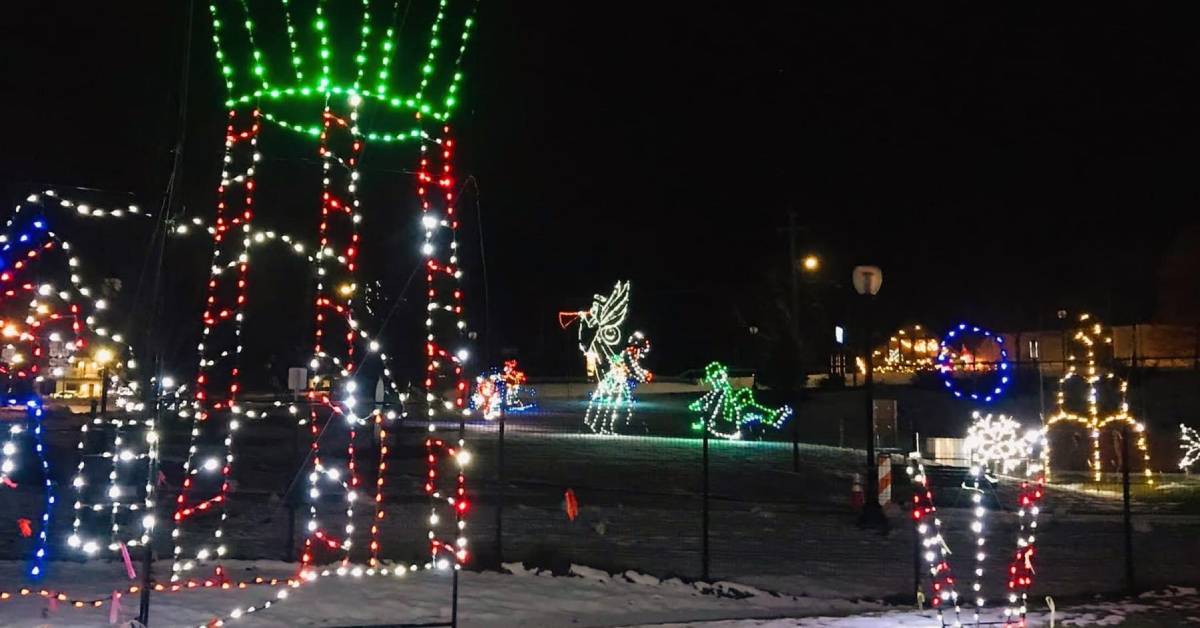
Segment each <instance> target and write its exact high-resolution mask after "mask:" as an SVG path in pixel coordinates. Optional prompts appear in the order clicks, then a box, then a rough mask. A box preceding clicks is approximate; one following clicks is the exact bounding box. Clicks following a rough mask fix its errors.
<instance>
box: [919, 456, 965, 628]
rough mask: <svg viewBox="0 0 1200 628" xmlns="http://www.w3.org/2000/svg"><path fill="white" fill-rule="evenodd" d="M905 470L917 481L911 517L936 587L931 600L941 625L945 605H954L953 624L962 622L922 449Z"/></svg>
mask: <svg viewBox="0 0 1200 628" xmlns="http://www.w3.org/2000/svg"><path fill="white" fill-rule="evenodd" d="M906 470H907V471H908V475H909V477H911V478H912V481H913V482H914V483H915V484H916V490H915V491H913V508H912V517H913V525H915V526H916V527H917V534H918V535H919V536H920V539H921V547H922V548H923V552H922V555H921V556H922V558H924V559H925V564H926V566H927V569H928V571H929V577H930V588H931V589H932V590H933V595H932V596H931V597H930V598H929V603H930V605H931V606H933V608H934V610H936V611H937V616H938V623H939V624H941V625H942V626H945V625H946V622H945V606H946V605H947V604H950V605H952V606H953V607H954V617H955V622H954V625H956V626H961V625H962V622H961V620H960V609H959V603H958V589H957V586H956V585H955V579H954V576H953V574H952V573H951V572H950V560H949V555H950V547H949V546H948V545H947V544H946V538H945V537H944V536H942V520H941V519H939V518H938V516H937V508H936V507H935V506H934V505H933V490H932V489H930V488H929V476H928V475H927V474H926V472H925V463H924V462H922V461H921V454H920V453H918V452H913V453H912V454H910V455H909V464H908V467H907V468H906Z"/></svg>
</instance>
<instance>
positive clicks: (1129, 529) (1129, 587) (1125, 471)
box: [1121, 427, 1134, 593]
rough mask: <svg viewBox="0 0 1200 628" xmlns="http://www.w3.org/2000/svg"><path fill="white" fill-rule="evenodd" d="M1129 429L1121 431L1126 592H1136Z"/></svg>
mask: <svg viewBox="0 0 1200 628" xmlns="http://www.w3.org/2000/svg"><path fill="white" fill-rule="evenodd" d="M1129 437H1130V432H1129V428H1128V427H1126V428H1125V429H1123V430H1122V431H1121V496H1122V499H1123V501H1124V511H1125V512H1124V514H1125V590H1126V591H1127V592H1129V593H1133V591H1134V577H1133V513H1132V512H1131V509H1130V495H1129Z"/></svg>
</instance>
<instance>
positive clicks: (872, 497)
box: [858, 296, 887, 530]
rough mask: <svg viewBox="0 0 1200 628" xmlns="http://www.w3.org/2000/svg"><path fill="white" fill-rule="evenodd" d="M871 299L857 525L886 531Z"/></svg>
mask: <svg viewBox="0 0 1200 628" xmlns="http://www.w3.org/2000/svg"><path fill="white" fill-rule="evenodd" d="M870 309H871V297H870V296H867V297H866V302H865V303H864V307H863V349H864V351H863V353H864V354H865V356H864V357H865V360H866V363H867V372H866V377H865V379H864V380H863V382H864V386H863V390H864V391H865V393H866V394H865V395H864V397H865V400H866V411H867V492H866V496H865V499H864V500H863V509H862V514H861V515H859V519H858V525H859V526H861V527H878V528H882V529H884V530H886V529H887V517H885V516H884V514H883V508H882V507H881V506H880V505H879V467H878V465H879V461H878V460H877V459H876V457H875V375H874V371H875V368H874V356H873V355H872V353H874V352H873V351H872V349H871V316H870Z"/></svg>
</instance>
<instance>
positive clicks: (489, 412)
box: [471, 360, 534, 421]
mask: <svg viewBox="0 0 1200 628" xmlns="http://www.w3.org/2000/svg"><path fill="white" fill-rule="evenodd" d="M525 380H526V377H525V372H524V371H522V370H521V369H519V368H517V361H516V360H505V362H504V367H503V368H501V369H492V370H491V372H488V373H485V374H483V375H480V376H478V377H476V378H475V392H474V393H472V394H471V407H472V408H473V409H475V410H478V411H479V414H480V415H481V416H482V417H483V418H485V419H487V420H489V421H492V420H494V419H496V418H497V417H499V416H500V413H501V412H502V411H503V412H524V411H526V410H529V409H530V408H532V407H534V403H533V401H532V399H531V397H532V394H533V389H532V388H530V387H529V386H528V385H526V383H525Z"/></svg>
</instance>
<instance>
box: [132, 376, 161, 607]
mask: <svg viewBox="0 0 1200 628" xmlns="http://www.w3.org/2000/svg"><path fill="white" fill-rule="evenodd" d="M154 372H155V379H154V388H153V389H152V390H153V391H154V410H153V412H154V429H156V430H161V429H163V427H162V398H163V389H162V381H163V372H162V361H161V359H155V369H154ZM146 484H147V485H149V486H152V487H154V488H153V489H152V490H153V491H154V492H153V499H152V500H151V503H150V512H149V513H147V514H148V515H149V516H151V517H156V516H157V511H158V495H159V491H158V489H160V488H161V485H160V484H159V483H158V458H151V459H150V465H149V466H148V468H147V472H146ZM157 529H158V528H157V526H156V527H155V528H153V529H151V530H149V531H147V533H146V543H145V546H144V547H142V590H141V592H140V593H141V595H139V596H138V617H137V619H138V622H139V623H141V624H142V625H143V626H149V625H150V569H151V568H152V567H153V566H154V530H157Z"/></svg>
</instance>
